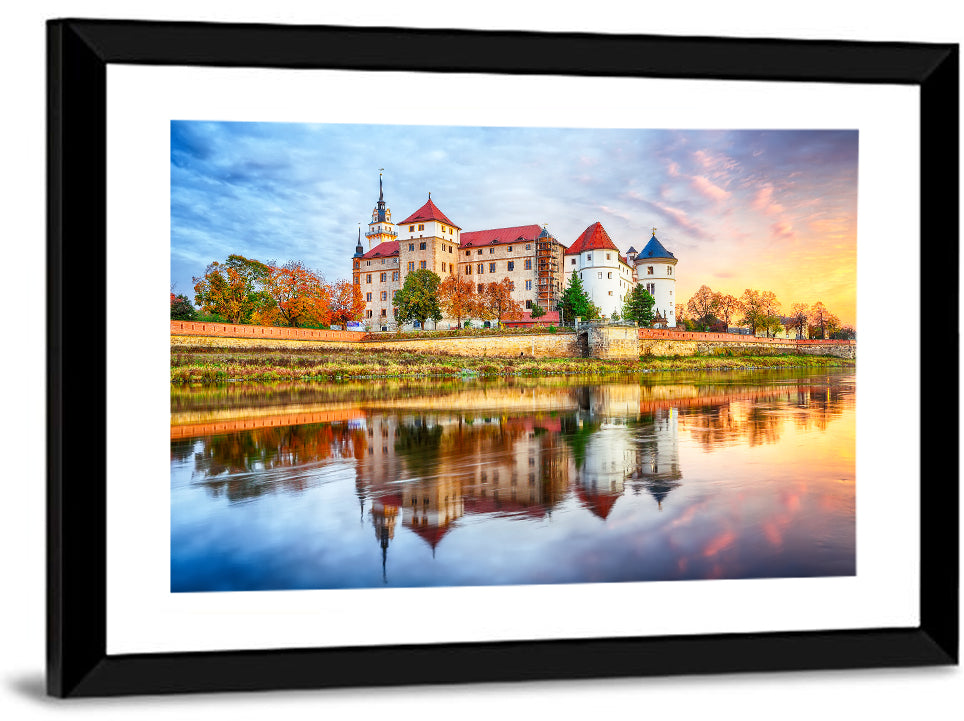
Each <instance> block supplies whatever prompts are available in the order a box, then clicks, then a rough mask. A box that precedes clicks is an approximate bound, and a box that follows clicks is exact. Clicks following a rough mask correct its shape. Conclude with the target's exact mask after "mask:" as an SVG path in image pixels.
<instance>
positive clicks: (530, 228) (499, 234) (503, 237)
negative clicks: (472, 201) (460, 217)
mask: <svg viewBox="0 0 964 721" xmlns="http://www.w3.org/2000/svg"><path fill="white" fill-rule="evenodd" d="M541 231H542V228H540V227H539V226H538V225H514V226H512V227H511V228H493V229H492V230H471V231H468V232H465V233H462V235H461V236H460V237H459V246H461V247H462V248H473V247H478V246H482V245H492V244H493V243H496V244H498V243H516V242H518V241H520V240H521V241H526V240H528V241H533V240H535V239H536V236H538V235H539V233H540V232H541Z"/></svg>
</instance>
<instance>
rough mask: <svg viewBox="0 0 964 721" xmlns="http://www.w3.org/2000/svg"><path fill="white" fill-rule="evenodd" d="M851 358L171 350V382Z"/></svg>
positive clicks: (818, 362) (566, 371) (647, 368)
mask: <svg viewBox="0 0 964 721" xmlns="http://www.w3.org/2000/svg"><path fill="white" fill-rule="evenodd" d="M854 365H855V361H853V360H850V359H843V358H836V357H832V356H804V355H770V356H677V357H668V358H667V357H642V358H640V359H639V360H638V361H633V360H611V359H600V358H526V357H520V358H496V357H481V358H478V357H475V358H466V357H460V356H446V355H434V356H433V355H425V354H420V353H405V352H398V351H391V352H382V353H378V352H372V351H369V352H366V353H362V352H346V353H330V354H328V355H323V354H318V353H309V354H304V355H298V354H295V353H278V354H271V353H265V354H252V353H249V352H242V353H233V352H227V353H201V354H193V353H176V354H172V356H171V382H172V383H218V382H223V381H226V380H249V381H298V380H302V381H303V380H317V381H338V380H349V379H366V378H413V377H414V378H419V377H442V378H444V377H449V378H454V377H465V376H474V377H495V376H513V375H517V376H553V375H609V374H618V373H623V374H626V373H649V372H656V371H687V370H688V371H701V370H743V369H765V368H804V367H852V366H854Z"/></svg>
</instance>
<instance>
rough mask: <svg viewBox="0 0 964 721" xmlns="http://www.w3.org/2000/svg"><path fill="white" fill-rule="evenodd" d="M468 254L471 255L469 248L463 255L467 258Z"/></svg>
mask: <svg viewBox="0 0 964 721" xmlns="http://www.w3.org/2000/svg"><path fill="white" fill-rule="evenodd" d="M470 255H472V251H471V250H467V251H465V257H466V258H468V257H469V256H470Z"/></svg>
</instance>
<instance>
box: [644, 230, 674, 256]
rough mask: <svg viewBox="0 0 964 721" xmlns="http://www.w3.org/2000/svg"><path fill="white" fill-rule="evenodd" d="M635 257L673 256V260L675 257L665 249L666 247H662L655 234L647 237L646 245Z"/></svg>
mask: <svg viewBox="0 0 964 721" xmlns="http://www.w3.org/2000/svg"><path fill="white" fill-rule="evenodd" d="M636 257H637V258H673V259H674V260H675V259H676V256H675V255H673V254H672V253H670V252H669V251H668V250H666V248H664V247H663V244H662V243H660V242H659V240H657V239H656V236H655V235H654V236H653V237H652V238H650V239H649V242H648V243H647V244H646V247H645V248H643V251H642V252H641V253H640V254H639V255H637V256H636Z"/></svg>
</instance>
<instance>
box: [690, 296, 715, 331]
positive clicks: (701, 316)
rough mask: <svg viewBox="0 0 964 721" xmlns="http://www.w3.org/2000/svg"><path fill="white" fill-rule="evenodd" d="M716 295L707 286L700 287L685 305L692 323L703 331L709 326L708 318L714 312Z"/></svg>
mask: <svg viewBox="0 0 964 721" xmlns="http://www.w3.org/2000/svg"><path fill="white" fill-rule="evenodd" d="M716 296H717V294H716V293H714V292H713V290H712V289H711V288H710V287H709V286H708V285H701V286H700V289H699V290H698V291H696V293H694V294H693V297H692V298H690V299H689V301H688V302H687V303H686V310H688V311H689V313H690V315H691V316H692V317H693V321H694V322H695V323H696V324H697V325H698V326H699V327H700V328H702V329H703V330H706V329H707V327H708V326H709V322H708V321H709V317H710V316H711V315H713V314H714V313H715V312H716V305H717V297H716Z"/></svg>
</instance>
